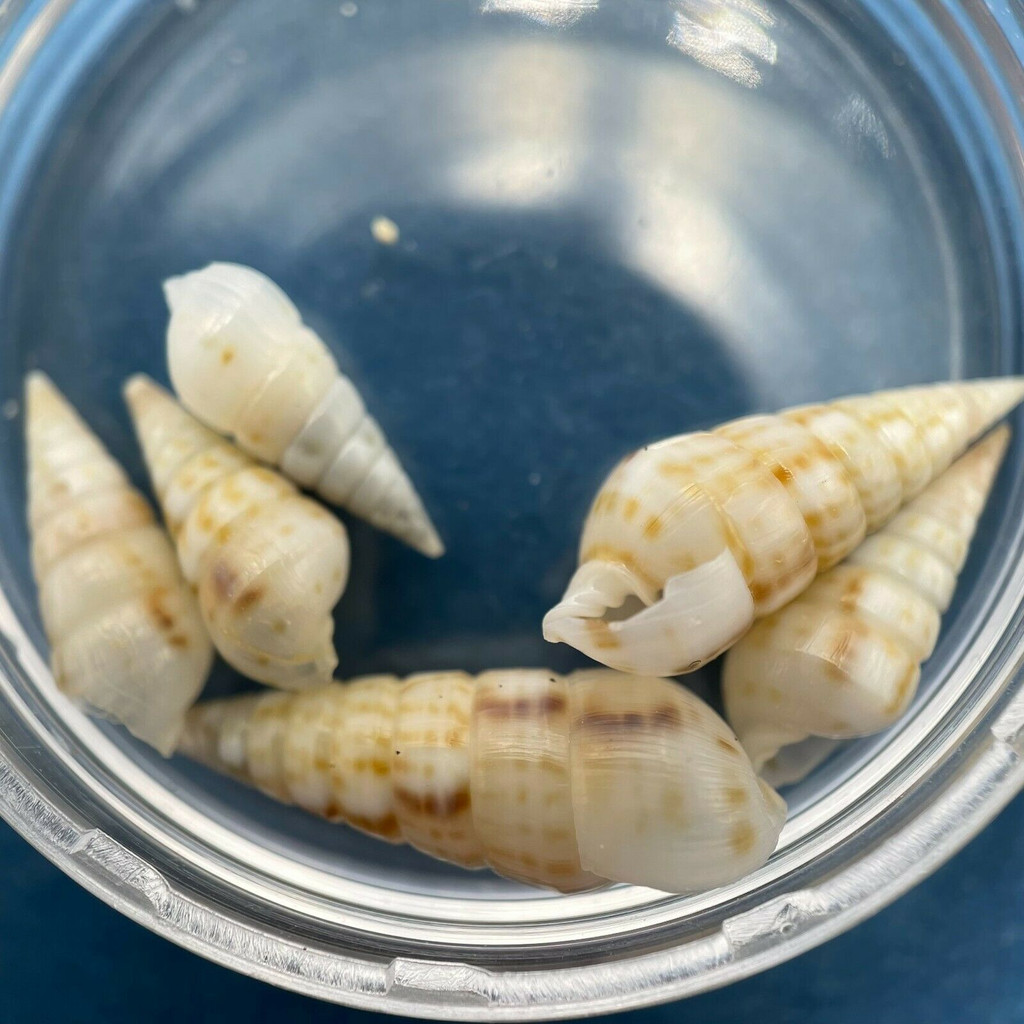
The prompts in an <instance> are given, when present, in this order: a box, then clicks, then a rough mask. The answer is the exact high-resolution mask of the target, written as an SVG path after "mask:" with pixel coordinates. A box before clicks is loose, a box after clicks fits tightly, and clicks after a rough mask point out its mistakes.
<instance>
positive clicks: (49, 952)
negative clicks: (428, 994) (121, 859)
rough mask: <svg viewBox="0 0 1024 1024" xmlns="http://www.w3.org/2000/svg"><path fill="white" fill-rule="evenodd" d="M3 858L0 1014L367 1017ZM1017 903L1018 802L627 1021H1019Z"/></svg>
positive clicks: (1022, 843) (18, 854) (7, 1019)
mask: <svg viewBox="0 0 1024 1024" xmlns="http://www.w3.org/2000/svg"><path fill="white" fill-rule="evenodd" d="M0 863H2V864H3V874H4V885H3V887H2V889H0V1021H3V1022H4V1024H35V1022H37V1021H38V1022H44V1021H45V1022H47V1024H49V1022H51V1021H57V1020H60V1021H65V1022H71V1024H92V1022H94V1021H95V1022H100V1021H102V1022H103V1024H121V1022H128V1021H131V1022H134V1021H146V1022H147V1024H150V1022H151V1024H162V1022H164V1021H166V1022H168V1024H170V1022H172V1021H173V1022H175V1024H177V1022H179V1021H182V1020H185V1021H188V1022H189V1024H197V1022H202V1021H224V1020H245V1021H279V1022H290V1021H303V1022H312V1024H316V1022H320V1021H342V1020H352V1021H366V1022H369V1021H370V1020H371V1019H375V1015H374V1014H370V1013H360V1012H357V1011H351V1010H345V1009H342V1008H339V1007H334V1006H328V1005H326V1004H322V1003H317V1002H314V1001H312V1000H308V999H304V998H303V997H301V996H296V995H292V994H291V993H288V992H282V991H278V990H276V989H273V988H271V987H269V986H267V985H264V984H262V983H261V982H257V981H253V980H251V979H249V978H243V977H241V976H239V975H236V974H233V973H231V972H230V971H227V970H225V969H223V968H221V967H217V966H215V965H213V964H211V963H207V962H206V961H205V960H201V959H200V958H198V957H195V956H193V955H191V954H190V953H186V952H185V951H184V950H181V949H179V948H178V947H176V946H173V945H171V944H170V943H168V942H165V941H164V940H163V939H160V938H158V937H156V936H155V935H151V934H150V933H149V932H147V931H145V930H144V929H143V928H141V927H139V926H138V925H136V924H133V923H132V922H130V921H128V920H127V919H126V918H123V917H121V916H120V915H118V914H117V913H115V912H114V911H113V910H111V909H109V908H108V907H106V906H105V905H104V904H102V903H101V902H100V901H99V900H97V899H95V898H94V897H92V896H90V895H89V894H88V893H86V892H85V891H84V890H82V889H80V888H78V886H76V885H75V884H74V883H73V882H72V881H70V880H69V879H67V878H65V877H64V876H63V875H62V874H61V873H60V872H59V871H58V870H57V869H56V868H54V867H53V866H52V865H51V864H49V863H48V862H47V861H46V860H44V859H43V858H42V857H41V856H39V855H38V854H37V853H36V852H35V851H34V850H32V849H31V848H30V847H29V846H28V845H27V844H26V843H24V842H23V841H22V840H21V839H20V838H19V837H18V836H17V835H15V833H13V832H12V831H11V830H10V829H8V828H7V827H6V826H4V825H0ZM1022 905H1024V797H1022V798H1018V799H1017V800H1016V801H1015V802H1014V803H1012V804H1011V805H1010V807H1009V808H1007V809H1006V810H1005V811H1004V812H1003V813H1002V815H1001V816H1000V817H999V818H998V819H997V820H996V821H995V822H994V823H993V824H992V825H991V826H990V827H989V828H988V829H987V830H986V831H985V832H984V833H982V835H981V836H980V837H979V838H978V839H976V840H975V841H974V842H973V843H972V844H971V845H970V846H968V847H967V849H966V850H964V851H962V852H961V853H960V854H959V855H958V856H957V857H956V858H955V859H954V860H953V861H952V862H951V863H949V864H947V865H946V866H945V867H944V868H942V869H941V870H940V871H939V872H938V873H937V874H936V875H934V876H933V877H931V878H930V879H928V880H927V881H926V882H925V883H923V884H922V885H920V886H919V887H918V888H917V889H915V890H914V891H912V892H911V893H909V894H908V895H907V896H905V897H903V899H901V900H900V901H898V902H897V903H896V904H895V905H893V906H891V907H889V908H887V909H886V910H884V911H882V913H880V914H878V915H877V916H876V917H874V918H873V919H872V920H870V921H868V922H866V923H864V924H863V925H861V926H860V927H859V928H856V929H854V931H852V932H849V933H847V934H846V935H843V936H841V937H840V938H838V939H836V940H834V941H833V942H831V943H828V944H827V945H825V946H823V947H820V948H818V949H816V950H813V951H812V952H810V953H808V954H806V955H805V956H803V957H800V958H799V959H797V960H794V961H791V962H790V963H787V964H784V965H782V966H781V967H779V968H777V969H775V970H773V971H770V972H768V973H766V974H762V975H759V976H758V977H755V978H751V979H749V980H747V981H744V982H741V983H740V984H737V985H733V986H732V987H730V988H727V989H722V990H720V991H717V992H711V993H708V994H707V995H704V996H699V997H697V998H695V999H691V1000H687V1001H684V1002H682V1003H676V1004H673V1005H670V1006H664V1007H657V1008H654V1009H650V1010H642V1011H637V1012H636V1013H633V1014H624V1015H622V1018H621V1019H628V1020H629V1022H630V1024H655V1022H660V1021H666V1022H667V1021H672V1022H673V1024H688V1022H691V1021H692V1022H694V1024H696V1022H700V1024H724V1022H736V1021H751V1022H755V1021H756V1022H758V1024H788V1022H790V1021H792V1022H801V1024H803V1022H814V1024H848V1022H849V1024H853V1022H858V1024H859V1022H862V1021H870V1022H871V1024H889V1022H892V1024H909V1022H915V1021H929V1022H945V1021H949V1022H961V1021H964V1022H966V1021H970V1022H971V1024H984V1022H989V1021H991V1022H993V1024H994V1022H999V1024H1014V1022H1017V1021H1024V970H1022V969H1024V920H1022V915H1021V908H1022ZM380 1019H381V1022H382V1024H384V1021H385V1020H386V1018H380ZM395 1019H397V1018H395ZM608 1019H614V1018H608Z"/></svg>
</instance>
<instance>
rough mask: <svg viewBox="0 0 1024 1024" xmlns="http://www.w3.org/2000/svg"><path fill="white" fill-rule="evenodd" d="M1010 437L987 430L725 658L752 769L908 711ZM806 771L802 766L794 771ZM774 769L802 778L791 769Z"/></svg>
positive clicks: (725, 683) (726, 688) (731, 705)
mask: <svg viewBox="0 0 1024 1024" xmlns="http://www.w3.org/2000/svg"><path fill="white" fill-rule="evenodd" d="M1008 439H1009V429H1008V428H1006V427H1001V428H999V429H997V430H995V431H993V432H992V433H991V434H989V436H988V437H986V438H985V439H984V440H983V441H980V442H979V443H978V444H976V445H975V446H974V447H973V448H972V449H971V450H970V451H968V452H967V454H966V455H964V456H962V457H961V458H960V459H959V460H958V461H956V462H955V463H953V465H952V466H951V467H950V468H949V469H947V470H946V471H945V472H944V473H943V474H942V475H941V476H939V477H938V479H936V480H935V481H934V482H933V483H932V484H930V485H929V486H928V487H927V488H926V489H925V490H924V491H922V492H921V493H920V494H919V495H918V496H917V497H916V498H914V499H913V500H912V501H911V502H909V503H908V504H907V505H906V506H905V507H904V508H903V509H902V511H900V512H899V514H898V515H897V516H896V517H895V518H894V519H893V520H892V521H891V522H890V523H889V524H888V525H887V526H885V527H884V528H883V529H882V530H881V531H879V532H878V533H876V534H875V535H874V536H873V537H870V538H869V539H868V540H867V541H865V542H864V543H863V544H862V545H861V546H860V547H859V548H857V549H856V551H854V552H853V554H852V555H850V557H849V558H847V559H846V561H845V562H843V563H842V564H841V565H838V566H836V567H835V568H834V569H831V570H829V571H828V572H826V573H825V574H824V575H822V576H820V577H819V578H818V579H817V580H815V582H814V583H813V584H812V585H811V586H810V587H809V588H808V589H807V590H806V591H804V593H803V594H801V595H800V596H799V597H798V598H797V599H796V600H795V601H793V603H792V604H789V605H787V606H786V607H785V608H782V609H781V610H779V611H777V612H775V613H774V614H773V615H769V616H767V617H766V618H764V619H761V620H760V621H759V622H757V623H755V625H754V627H753V629H751V630H750V632H749V633H748V634H747V635H746V636H745V637H743V639H742V640H740V641H739V643H737V644H736V646H735V647H733V648H732V650H730V651H729V652H728V653H727V654H726V656H725V664H724V667H723V671H722V692H723V696H724V698H725V707H726V714H727V717H728V719H729V722H730V723H731V725H732V726H733V728H734V729H735V730H736V733H737V735H738V736H739V737H740V740H741V742H742V743H743V746H744V748H745V749H746V751H747V753H748V754H749V755H750V758H751V761H752V762H753V764H754V766H755V767H756V768H758V769H761V768H762V767H763V766H765V765H768V764H770V763H771V762H773V761H776V760H777V755H778V754H779V752H780V750H782V749H783V748H788V747H790V746H791V745H794V744H796V745H799V744H801V743H802V742H803V741H805V740H806V739H807V738H808V737H827V738H832V739H849V738H852V737H855V736H863V735H867V734H869V733H873V732H878V731H880V730H882V729H885V728H887V727H888V726H889V725H891V724H892V723H893V722H895V721H896V719H897V718H898V717H899V716H900V715H901V714H902V713H903V712H904V711H905V710H906V708H907V706H908V704H909V703H910V701H911V699H912V698H913V696H914V693H915V691H916V689H917V684H918V680H919V677H920V665H921V662H922V661H924V660H925V659H927V658H928V657H929V656H930V655H931V653H932V650H933V649H934V647H935V642H936V639H937V638H938V634H939V620H940V616H941V615H942V613H943V612H944V611H945V610H946V608H947V607H948V605H949V602H950V600H951V598H952V596H953V591H954V588H955V586H956V579H957V574H958V573H959V572H960V569H961V568H962V566H963V563H964V560H965V558H966V556H967V549H968V546H969V544H970V542H971V538H972V536H973V534H974V530H975V527H976V525H977V522H978V518H979V516H980V515H981V512H982V509H983V508H984V506H985V502H986V500H987V498H988V494H989V492H990V490H991V487H992V484H993V481H994V479H995V476H996V473H997V472H998V469H999V465H1000V463H1001V461H1002V458H1003V454H1004V452H1005V450H1006V445H1007V442H1008ZM819 749H822V750H825V751H827V749H828V748H827V747H825V746H824V745H821V744H818V745H815V746H814V748H813V750H819ZM812 752H813V751H812V750H811V749H809V750H807V751H804V752H802V753H804V754H807V755H810V754H811V753H812ZM788 759H789V760H790V761H791V762H793V763H797V764H798V763H799V762H798V761H797V760H796V758H795V756H789V758H788ZM812 766H813V759H810V760H806V759H805V764H804V766H803V769H802V770H806V768H807V767H812ZM774 771H775V775H774V776H773V777H774V778H780V777H781V774H780V773H782V772H785V775H786V781H794V780H795V778H796V777H799V773H798V769H795V768H792V767H791V768H788V769H784V768H782V767H781V766H779V765H776V766H775V767H774Z"/></svg>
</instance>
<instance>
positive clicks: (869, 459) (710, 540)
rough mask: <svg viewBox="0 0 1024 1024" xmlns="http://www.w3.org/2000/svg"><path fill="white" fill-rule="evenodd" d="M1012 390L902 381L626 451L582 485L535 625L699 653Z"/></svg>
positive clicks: (732, 634)
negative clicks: (574, 562) (587, 501)
mask: <svg viewBox="0 0 1024 1024" xmlns="http://www.w3.org/2000/svg"><path fill="white" fill-rule="evenodd" d="M1022 398H1024V378H1019V377H1012V378H998V379H991V380H978V381H967V382H961V383H955V384H937V385H927V386H920V387H912V388H902V389H897V390H893V391H883V392H878V393H876V394H872V395H862V396H854V397H851V398H844V399H840V400H839V401H835V402H831V403H828V404H824V405H816V406H804V407H801V408H796V409H789V410H786V411H784V412H781V413H779V414H777V415H774V416H766V415H757V416H749V417H745V418H743V419H740V420H735V421H733V422H730V423H726V424H724V425H723V426H720V427H718V428H717V429H715V430H712V431H710V432H696V433H691V434H683V435H681V436H679V437H674V438H670V439H668V440H665V441H661V442H658V443H656V444H652V445H649V446H647V447H646V448H643V449H641V450H640V451H637V452H634V453H633V454H632V455H629V456H627V457H626V458H625V459H624V460H623V461H622V462H621V463H619V465H618V466H617V467H616V468H615V469H614V470H613V471H612V473H611V475H610V476H609V477H608V479H607V480H606V481H605V483H604V485H603V486H602V487H601V489H600V491H599V492H598V494H597V496H596V498H595V499H594V502H593V504H592V506H591V509H590V512H589V514H588V516H587V519H586V522H585V524H584V527H583V534H582V538H581V541H580V554H579V568H578V569H577V571H576V573H575V574H574V576H573V577H572V579H571V580H570V582H569V585H568V587H567V588H566V591H565V594H564V596H563V598H562V600H561V601H560V602H559V603H558V604H557V605H556V606H555V607H554V608H552V609H551V610H550V611H549V612H548V613H547V615H546V616H545V617H544V636H545V638H546V639H548V640H550V641H552V642H554V643H558V642H562V643H567V644H569V645H571V646H573V647H576V648H577V649H578V650H580V651H582V652H583V653H584V654H587V655H589V656H590V657H592V658H594V659H595V660H596V661H599V662H601V663H603V664H605V665H608V666H609V667H611V668H615V669H619V670H621V671H623V672H638V673H645V674H651V675H662V676H671V675H679V674H681V673H685V672H689V671H693V670H694V669H696V668H699V667H700V666H701V665H703V664H704V663H706V662H708V661H710V660H711V659H712V658H715V657H717V656H718V655H719V654H721V653H722V652H723V651H725V650H727V649H728V648H729V647H731V646H732V645H733V644H734V643H735V642H736V641H737V640H738V639H739V638H740V637H741V636H743V635H744V634H745V633H746V632H747V630H748V629H749V628H750V627H751V625H752V624H753V623H754V621H755V620H756V619H759V618H762V617H763V616H766V615H770V614H771V613H772V612H774V611H776V610H777V609H779V608H781V607H783V606H784V605H785V604H787V603H788V602H790V601H791V600H793V598H795V597H796V596H797V595H798V594H800V593H802V592H803V591H804V590H806V588H807V587H808V586H809V585H810V584H811V582H812V581H813V580H814V579H815V577H816V576H817V575H818V574H819V573H822V572H824V571H825V570H827V569H829V568H831V567H832V566H834V565H836V564H837V563H838V562H840V561H841V560H842V559H844V558H846V557H847V556H848V555H849V554H850V553H851V552H852V551H853V550H854V549H855V548H857V547H858V545H860V544H861V542H862V541H863V540H864V537H865V536H866V535H867V534H869V533H874V532H875V531H876V530H878V529H880V528H881V527H882V526H884V525H885V524H886V523H887V522H889V521H890V520H891V519H892V517H893V516H894V515H895V514H896V513H897V511H898V510H899V509H900V508H901V507H902V506H903V505H904V504H905V503H906V502H907V501H909V500H910V499H911V498H913V497H915V496H916V495H917V494H919V493H920V492H921V490H922V489H923V488H924V487H926V486H927V485H928V483H929V482H930V481H931V480H933V479H935V477H937V476H938V475H939V474H941V473H942V472H943V471H944V470H945V469H946V468H947V467H948V466H949V465H950V463H951V462H952V461H953V459H954V458H955V457H956V456H957V455H958V454H959V453H961V452H962V451H963V450H964V449H965V448H966V447H967V446H968V444H970V442H971V441H972V440H974V438H976V437H978V436H980V434H982V433H983V432H984V431H985V430H987V429H988V428H989V427H990V426H991V425H992V424H993V423H995V422H996V421H997V420H999V419H1000V418H1002V417H1003V416H1004V415H1005V414H1006V413H1007V412H1008V411H1009V410H1010V409H1012V408H1013V407H1014V406H1015V405H1017V403H1018V402H1020V400H1021V399H1022ZM873 549H874V548H873V546H871V542H870V541H869V547H868V548H866V550H867V551H869V552H870V551H871V550H873ZM946 583H947V584H948V579H947V580H946ZM936 585H937V586H942V585H943V584H942V581H941V580H938V579H937V580H936Z"/></svg>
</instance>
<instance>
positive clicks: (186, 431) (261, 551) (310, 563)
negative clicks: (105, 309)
mask: <svg viewBox="0 0 1024 1024" xmlns="http://www.w3.org/2000/svg"><path fill="white" fill-rule="evenodd" d="M125 398H126V400H127V402H128V406H129V409H130V410H131V414H132V420H133V421H134V423H135V430H136V433H137V434H138V437H139V441H140V443H141V445H142V451H143V454H144V456H145V460H146V465H147V466H148V468H149V473H150V476H151V478H152V481H153V488H154V490H155V491H156V493H157V497H158V498H159V500H160V505H161V507H162V509H163V512H164V519H165V521H166V523H167V527H168V529H169V530H170V533H171V536H172V537H173V538H174V541H175V544H176V545H177V549H178V560H179V562H180V563H181V568H182V571H183V572H184V574H185V578H186V579H187V580H188V581H189V582H190V583H191V584H192V585H193V586H194V587H196V589H197V591H198V594H199V608H200V611H201V612H202V615H203V621H204V622H205V623H206V626H207V629H208V630H209V631H210V635H211V636H212V637H213V642H214V644H215V645H216V647H217V650H218V651H220V653H221V654H222V655H223V656H224V658H225V659H226V660H227V661H228V662H230V663H231V664H232V665H233V666H234V667H235V668H237V669H238V670H239V671H240V672H243V673H244V674H245V675H247V676H249V677H250V678H252V679H257V680H259V681H260V682H263V683H268V684H270V685H271V686H279V687H281V688H283V689H299V688H302V687H306V686H312V685H315V684H317V683H322V682H325V681H326V680H328V679H330V677H331V673H332V672H333V671H334V668H335V666H336V665H337V663H338V657H337V654H336V653H335V650H334V644H333V640H332V637H333V633H334V620H333V618H332V614H331V613H332V610H333V608H334V606H335V604H337V602H338V599H339V598H340V597H341V594H342V591H343V590H344V589H345V583H346V581H347V579H348V566H349V549H348V537H347V535H346V533H345V528H344V527H343V526H342V524H341V523H340V522H339V521H338V520H337V519H336V518H335V517H334V516H333V515H331V514H330V513H329V512H328V511H327V510H326V509H325V508H323V507H322V506H320V505H319V504H318V503H317V502H315V501H313V500H312V499H311V498H306V497H303V496H302V495H301V494H299V493H298V491H297V490H296V489H295V487H294V486H293V485H292V484H291V483H289V482H288V481H287V480H285V479H284V478H283V477H282V476H280V475H279V474H277V473H275V472H273V471H272V470H270V469H267V468H265V467H263V466H257V465H256V463H254V462H253V461H252V459H250V458H249V457H248V456H246V455H243V454H242V453H241V452H240V451H239V450H238V449H237V448H236V447H235V446H234V445H233V444H231V443H230V442H228V441H225V440H224V438H222V437H220V436H219V435H218V434H215V433H214V432H213V431H212V430H209V429H207V428H206V427H204V426H203V425H202V424H201V423H199V422H198V421H197V420H195V419H194V418H193V417H192V416H190V415H189V414H188V413H187V412H186V411H185V410H184V409H183V408H182V407H181V406H180V405H179V404H178V403H177V402H176V401H175V400H174V398H173V397H171V395H169V394H168V393H167V392H166V391H164V390H163V388H161V387H158V386H157V385H156V384H154V383H153V381H151V380H150V379H149V378H148V377H145V376H142V375H139V376H136V377H133V378H132V379H131V380H130V381H129V382H128V383H127V384H126V385H125Z"/></svg>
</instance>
